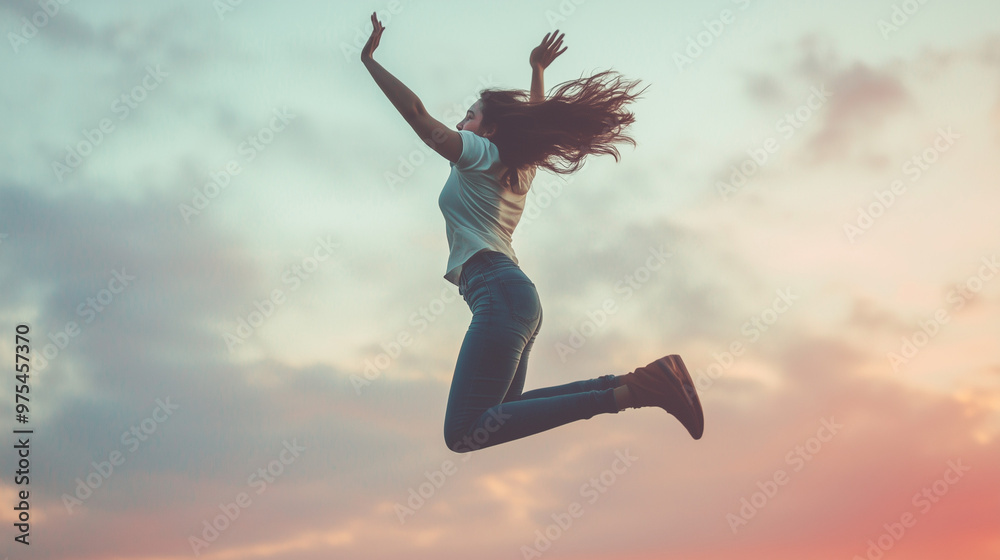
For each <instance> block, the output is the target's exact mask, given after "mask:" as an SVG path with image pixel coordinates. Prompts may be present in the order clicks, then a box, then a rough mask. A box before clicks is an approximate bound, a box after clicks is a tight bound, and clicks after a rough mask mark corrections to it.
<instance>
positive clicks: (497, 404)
mask: <svg viewBox="0 0 1000 560" xmlns="http://www.w3.org/2000/svg"><path fill="white" fill-rule="evenodd" d="M371 19H372V34H371V36H370V37H369V38H368V42H367V43H366V44H365V46H364V49H362V51H361V61H362V62H363V63H364V65H365V67H366V68H367V69H368V71H369V72H370V73H371V75H372V78H374V79H375V83H377V84H378V86H379V88H381V89H382V92H383V93H385V95H386V97H388V98H389V101H391V102H392V104H393V106H394V107H395V108H396V110H398V111H399V112H400V114H401V115H402V116H403V118H404V119H405V120H406V122H407V123H408V124H409V125H410V126H411V127H412V128H413V130H414V131H415V132H416V133H417V135H418V136H419V137H420V138H421V139H423V141H424V142H425V143H427V145H428V146H430V147H431V148H432V149H433V150H434V151H435V152H437V153H438V154H440V155H441V156H442V157H444V158H445V159H447V160H448V161H449V162H451V174H450V175H449V176H448V179H447V181H445V184H444V189H443V190H442V191H441V195H440V197H439V198H438V206H439V207H440V208H441V212H442V214H444V218H445V226H446V228H445V229H446V233H447V236H448V247H449V251H450V252H449V257H448V266H447V271H446V273H445V275H444V278H445V279H446V280H448V281H449V282H451V283H453V284H455V285H456V286H458V291H459V294H460V295H462V297H463V298H464V299H465V302H466V303H467V304H468V306H469V309H470V310H471V311H472V324H471V325H469V330H468V332H467V333H466V335H465V340H464V341H463V342H462V347H461V350H460V352H459V355H458V361H457V363H456V365H455V374H454V377H453V378H452V382H451V393H450V394H449V395H448V410H447V411H446V412H445V420H444V439H445V442H446V443H447V445H448V448H449V449H451V450H452V451H455V452H457V453H465V452H469V451H473V450H476V449H481V448H484V447H490V446H493V445H497V444H500V443H505V442H508V441H512V440H515V439H519V438H523V437H525V436H529V435H532V434H537V433H539V432H543V431H546V430H549V429H552V428H555V427H556V426H561V425H563V424H567V423H569V422H574V421H576V420H585V419H589V418H591V417H593V416H594V415H595V414H600V413H618V412H619V411H621V410H624V409H626V408H639V407H644V406H658V407H660V408H663V409H664V410H666V411H667V412H668V413H670V414H672V415H673V416H674V417H676V418H677V419H678V420H679V421H680V423H681V424H682V425H683V426H684V427H685V428H686V429H687V431H688V433H690V434H691V437H693V438H694V439H699V438H701V435H702V431H703V430H704V424H705V422H704V417H703V415H702V410H701V403H700V401H699V399H698V394H697V392H696V391H695V388H694V383H693V382H692V381H691V376H690V375H689V374H688V371H687V368H686V367H685V365H684V362H683V361H682V360H681V357H680V356H678V355H676V354H671V355H668V356H664V357H662V358H660V359H658V360H656V361H654V362H652V363H650V364H648V365H646V366H644V367H639V368H636V369H635V371H632V372H629V373H627V374H624V375H613V374H609V375H605V376H602V377H599V378H596V379H590V380H586V381H575V382H572V383H567V384H565V385H559V386H555V387H546V388H543V389H535V390H532V391H528V392H526V393H525V392H522V390H523V388H524V380H525V375H526V374H527V370H528V354H529V352H530V351H531V346H532V344H533V343H534V341H535V337H536V336H537V335H538V332H539V329H540V328H541V326H542V306H541V302H540V301H539V299H538V292H537V291H536V290H535V285H534V283H532V281H531V280H529V279H528V277H527V276H526V275H525V274H524V272H522V271H521V269H520V267H519V266H518V262H517V257H516V256H515V255H514V250H513V249H512V248H511V235H512V234H513V233H514V228H515V227H516V226H517V224H518V221H519V220H520V218H521V213H522V211H523V210H524V202H525V198H526V197H527V192H528V190H529V188H530V187H531V181H532V179H533V178H534V175H535V170H536V168H537V167H544V168H546V169H549V170H550V171H552V172H554V173H572V172H574V171H576V170H577V169H578V168H579V167H580V165H581V163H582V161H583V159H584V158H585V157H586V156H587V155H589V154H610V155H613V156H614V158H615V161H618V157H619V153H618V149H617V148H616V147H615V146H614V145H613V144H614V143H616V142H629V143H631V144H632V145H633V146H634V145H635V141H634V140H633V139H632V138H630V137H628V136H626V135H625V134H624V133H623V130H624V129H625V128H626V127H627V126H628V125H629V124H631V123H632V122H633V121H634V115H633V114H632V113H630V112H628V111H625V110H624V109H623V106H624V105H625V104H626V103H628V102H630V101H633V100H634V99H635V98H637V97H638V95H639V94H641V93H642V92H641V91H640V92H638V93H637V94H631V93H630V91H631V89H632V88H633V87H635V86H636V85H637V84H636V83H633V82H626V83H624V84H623V83H622V81H621V79H620V78H616V79H614V80H611V81H609V83H605V78H608V77H609V76H610V75H611V72H610V71H606V72H600V73H598V74H595V75H593V76H591V77H589V78H580V79H578V80H573V81H569V82H565V83H563V84H560V85H559V86H557V87H556V89H555V91H554V92H553V94H552V95H551V96H550V97H548V98H546V97H545V94H544V89H543V77H542V75H543V72H544V70H545V69H546V68H547V67H548V65H549V64H550V63H551V62H552V60H553V59H555V58H556V57H557V56H559V55H560V54H562V53H563V52H564V51H565V50H566V48H563V49H562V50H559V47H560V46H561V45H562V39H563V35H559V36H558V37H557V35H558V33H559V32H558V30H557V31H556V32H555V33H553V34H551V37H550V35H549V34H546V35H545V37H544V38H543V39H542V42H541V44H539V45H538V46H537V47H535V48H534V49H533V50H532V51H531V55H530V56H529V62H530V64H531V70H532V73H531V92H530V95H528V94H526V92H524V91H523V90H501V89H495V88H490V89H484V90H482V91H480V93H479V96H480V97H479V99H478V100H477V101H476V102H475V103H474V104H473V105H472V107H470V108H469V110H468V112H467V113H466V115H465V119H463V120H462V121H461V122H460V123H458V124H457V126H456V130H452V129H450V128H448V127H447V126H445V125H444V124H442V123H441V122H439V121H438V120H436V119H435V118H434V117H432V116H431V115H429V114H428V113H427V110H426V109H425V108H424V105H423V103H421V101H420V99H418V98H417V96H416V95H414V93H413V92H412V91H410V90H409V88H407V87H406V86H405V85H403V84H402V82H400V81H399V80H398V79H396V78H395V77H394V76H393V75H392V74H390V73H389V72H388V71H386V69H385V68H383V67H382V66H381V65H380V64H379V63H378V62H376V61H375V60H374V59H373V58H372V55H373V53H374V52H375V49H376V48H377V47H378V44H379V39H380V38H381V37H382V32H383V31H384V30H385V27H383V26H382V25H381V23H380V22H379V21H378V19H377V18H376V16H375V14H374V13H373V14H372V16H371ZM557 162H561V164H562V165H563V166H564V168H558V167H556V165H555V163H557Z"/></svg>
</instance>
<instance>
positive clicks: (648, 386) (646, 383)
mask: <svg viewBox="0 0 1000 560" xmlns="http://www.w3.org/2000/svg"><path fill="white" fill-rule="evenodd" d="M622 382H623V383H624V384H625V385H627V386H628V390H629V393H630V394H631V398H632V407H633V408H639V407H642V406H658V407H660V408H662V409H663V410H666V411H667V412H669V413H670V414H672V415H674V417H676V418H677V419H678V420H680V422H681V424H683V425H684V427H685V428H687V431H688V433H690V434H691V437H693V438H694V439H701V434H702V432H704V430H705V417H704V415H703V414H702V411H701V401H700V400H699V399H698V392H697V391H696V390H695V388H694V382H693V381H691V375H690V374H688V370H687V367H686V366H685V365H684V361H683V360H681V357H680V356H678V355H677V354H671V355H669V356H664V357H662V358H660V359H659V360H656V361H655V362H652V363H650V364H649V365H647V366H645V367H640V368H636V370H635V371H633V372H631V373H628V374H625V375H623V376H622Z"/></svg>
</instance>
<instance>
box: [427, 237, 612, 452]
mask: <svg viewBox="0 0 1000 560" xmlns="http://www.w3.org/2000/svg"><path fill="white" fill-rule="evenodd" d="M458 292H459V294H461V295H462V297H463V298H464V299H465V302H466V303H467V304H468V305H469V309H470V310H471V311H472V324H471V325H469V331H468V332H467V333H466V334H465V340H464V341H463V342H462V348H461V350H460V351H459V354H458V362H457V364H456V365H455V375H454V377H453V378H452V381H451V393H450V394H449V395H448V410H447V411H446V412H445V417H444V439H445V442H446V443H447V444H448V448H449V449H451V450H452V451H455V452H457V453H465V452H468V451H473V450H475V449H481V448H484V447H490V446H493V445H497V444H500V443H505V442H508V441H511V440H515V439H519V438H523V437H525V436H529V435H532V434H537V433H538V432H543V431H545V430H549V429H552V428H555V427H556V426H561V425H563V424H567V423H569V422H574V421H576V420H585V419H588V418H591V417H592V416H594V415H595V414H600V413H602V412H605V413H617V412H618V407H617V405H616V404H615V397H614V392H613V389H614V387H615V385H616V383H615V375H613V374H612V375H605V376H602V377H599V378H596V379H590V380H587V381H574V382H572V383H567V384H565V385H558V386H555V387H546V388H543V389H535V390H532V391H528V392H527V393H522V390H523V389H524V377H525V373H526V372H527V369H528V353H529V352H530V351H531V346H532V344H533V343H534V342H535V337H536V336H537V335H538V331H539V329H540V328H541V326H542V305H541V302H540V301H539V299H538V292H537V291H536V290H535V284H534V283H532V282H531V280H529V279H528V277H527V276H525V275H524V272H522V271H521V269H520V268H519V267H518V266H517V265H516V264H515V263H514V261H512V260H511V259H510V257H508V256H507V255H505V254H503V253H500V252H497V251H489V250H487V251H482V252H480V253H477V254H476V255H474V256H473V257H471V258H470V259H469V260H468V261H467V262H466V263H465V266H464V267H463V269H462V274H461V276H460V277H459V286H458Z"/></svg>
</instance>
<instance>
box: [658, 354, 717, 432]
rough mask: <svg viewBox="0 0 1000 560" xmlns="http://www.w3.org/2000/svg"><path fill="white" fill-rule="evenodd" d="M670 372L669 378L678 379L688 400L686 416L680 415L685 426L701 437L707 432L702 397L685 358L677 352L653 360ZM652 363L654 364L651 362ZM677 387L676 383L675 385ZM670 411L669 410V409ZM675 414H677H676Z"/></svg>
mask: <svg viewBox="0 0 1000 560" xmlns="http://www.w3.org/2000/svg"><path fill="white" fill-rule="evenodd" d="M653 363H654V364H656V365H657V366H659V367H660V368H662V369H663V370H665V371H666V372H667V373H668V374H670V375H669V376H668V379H670V380H671V381H676V383H677V384H678V385H679V386H680V387H679V388H680V390H681V391H682V392H683V393H684V395H685V397H686V401H687V409H686V410H685V411H684V412H686V413H687V414H682V416H684V418H680V417H678V418H677V419H678V420H680V421H681V424H682V425H683V426H684V428H686V429H687V431H688V433H689V434H691V437H693V438H694V439H701V436H702V434H703V433H704V432H705V414H704V412H703V411H702V409H701V399H699V398H698V390H697V389H696V388H695V386H694V381H693V380H692V379H691V374H690V373H688V369H687V366H686V365H684V360H682V359H681V357H680V356H678V355H677V354H671V355H669V356H665V357H663V358H660V359H659V360H657V361H656V362H653ZM651 365H652V364H651ZM675 388H677V387H676V385H675ZM668 412H669V411H668ZM674 416H677V415H676V414H675V415H674Z"/></svg>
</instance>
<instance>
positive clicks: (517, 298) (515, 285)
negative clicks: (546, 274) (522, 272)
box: [500, 278, 542, 328]
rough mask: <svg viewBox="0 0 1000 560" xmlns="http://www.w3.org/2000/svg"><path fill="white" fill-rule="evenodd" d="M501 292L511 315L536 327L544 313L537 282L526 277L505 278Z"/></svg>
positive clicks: (524, 323) (501, 281) (501, 283)
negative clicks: (536, 287) (536, 285)
mask: <svg viewBox="0 0 1000 560" xmlns="http://www.w3.org/2000/svg"><path fill="white" fill-rule="evenodd" d="M500 292H501V293H502V294H503V299H504V301H505V302H506V303H507V308H508V309H509V310H510V314H511V316H512V317H514V319H516V320H517V321H518V322H520V323H521V324H523V325H524V326H526V327H532V328H534V327H535V325H536V323H537V322H538V318H539V316H540V315H541V314H542V303H541V301H539V299H538V290H537V289H535V284H534V283H533V282H531V281H529V280H526V279H515V278H504V279H502V280H500Z"/></svg>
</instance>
